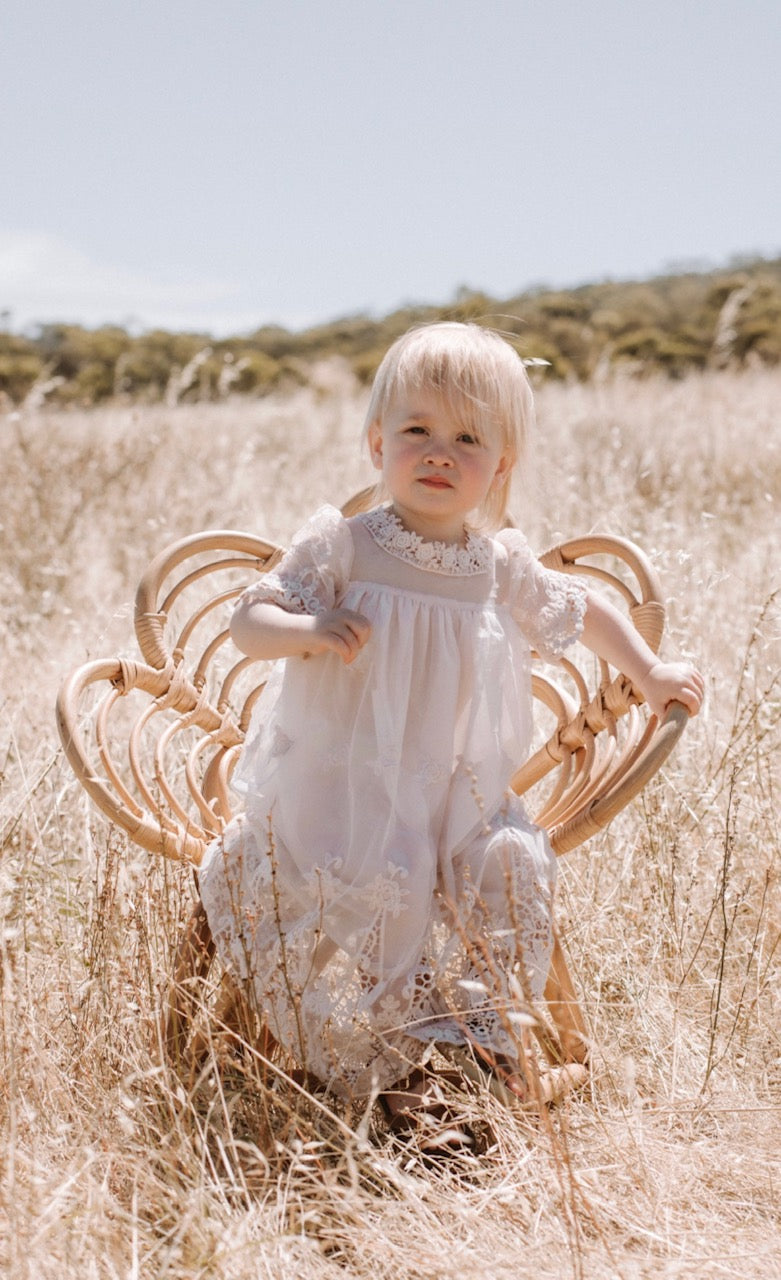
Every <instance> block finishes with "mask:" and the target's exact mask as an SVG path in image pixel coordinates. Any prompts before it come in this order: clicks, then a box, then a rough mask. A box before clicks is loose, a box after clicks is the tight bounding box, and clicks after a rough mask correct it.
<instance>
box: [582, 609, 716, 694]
mask: <svg viewBox="0 0 781 1280" xmlns="http://www.w3.org/2000/svg"><path fill="white" fill-rule="evenodd" d="M581 640H582V641H583V644H585V645H586V647H587V648H589V649H591V650H593V652H594V653H596V654H597V655H598V656H599V657H600V658H604V660H605V661H606V662H609V663H610V665H611V666H613V667H617V668H618V670H619V671H621V672H623V674H624V675H625V676H628V677H629V679H630V680H631V681H632V684H634V685H637V687H638V689H639V690H640V691H641V693H642V694H643V697H644V698H645V700H646V702H647V703H648V705H649V707H650V708H651V710H652V711H653V712H654V714H655V715H657V716H662V715H664V711H665V708H666V707H667V706H668V705H669V703H671V702H682V703H683V705H684V706H685V707H686V709H687V711H688V712H689V714H690V715H692V716H695V715H696V714H697V712H698V711H699V709H700V707H701V706H702V699H703V696H704V694H705V682H704V680H703V678H702V676H701V675H700V673H699V671H698V670H697V668H696V667H694V666H692V665H691V663H689V662H662V661H661V660H660V659H659V658H658V657H657V655H656V654H655V653H654V651H653V649H651V647H650V646H649V645H647V644H646V642H645V640H643V638H642V636H641V635H640V634H639V633H638V632H637V631H636V630H635V628H634V627H633V626H632V624H631V622H630V621H629V620H628V619H627V618H626V617H624V615H623V614H622V613H619V611H618V609H614V608H613V606H612V605H611V604H610V603H609V602H608V601H607V600H604V599H602V598H601V597H599V596H597V595H594V594H592V593H591V592H589V593H588V607H587V609H586V617H585V621H584V624H583V634H582V635H581Z"/></svg>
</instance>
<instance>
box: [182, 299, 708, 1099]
mask: <svg viewBox="0 0 781 1280" xmlns="http://www.w3.org/2000/svg"><path fill="white" fill-rule="evenodd" d="M532 414H533V406H532V394H531V389H530V387H529V383H528V380H527V377H526V372H525V369H524V366H523V363H522V361H521V360H520V358H519V357H518V356H517V354H516V353H515V351H514V350H513V349H512V348H511V347H510V346H509V344H508V343H506V342H505V341H504V339H502V338H501V337H499V336H498V335H497V334H495V333H493V332H491V331H489V330H486V329H484V328H481V327H479V326H476V325H470V324H466V325H464V324H450V323H446V324H434V325H429V326H425V327H422V328H419V329H416V330H413V331H412V332H410V333H408V334H406V335H405V336H404V337H402V338H401V339H399V340H398V341H397V342H396V343H395V344H394V345H393V346H392V347H391V349H390V350H389V351H388V353H387V355H386V356H385V359H384V360H383V362H382V364H381V366H380V368H379V370H378V372H377V376H376V379H375V382H374V386H373V390H372V395H371V400H370V404H369V409H368V414H367V420H366V436H367V439H368V446H369V450H370V454H371V459H372V462H373V464H374V466H375V467H376V468H377V469H378V471H380V472H381V476H382V488H383V493H384V498H385V500H384V501H383V502H382V503H381V504H380V505H377V506H375V507H374V508H373V509H372V510H370V511H368V512H366V513H363V514H360V515H356V516H353V517H352V518H350V519H345V518H344V517H343V516H342V515H340V513H339V512H338V511H337V510H336V509H335V508H333V507H323V508H322V509H321V510H319V511H318V512H316V514H315V515H314V516H312V518H311V519H310V520H309V522H308V523H307V524H306V525H305V526H304V528H303V529H302V530H301V531H300V532H299V533H298V535H297V536H296V537H295V538H294V539H293V542H292V545H291V547H290V550H289V551H288V552H287V553H286V555H285V556H284V558H283V559H282V561H281V562H280V563H279V565H278V566H277V568H276V569H274V570H273V571H272V572H270V573H267V574H266V575H265V576H263V577H262V578H260V579H259V580H258V582H257V583H255V584H254V585H252V586H251V587H249V588H248V590H246V591H245V592H244V594H243V596H242V597H241V598H240V600H239V602H238V604H237V606H236V610H235V613H234V616H233V620H232V624H231V630H232V635H233V638H234V639H235V641H236V644H237V645H238V646H239V648H240V649H242V650H243V651H244V652H245V653H246V654H248V655H249V656H250V657H252V658H257V659H284V661H283V662H278V663H276V664H275V667H274V669H273V674H272V676H271V678H270V679H269V682H268V685H267V687H266V689H265V690H264V692H263V694H262V696H261V699H260V701H259V704H258V706H257V708H256V710H255V713H254V717H253V721H252V724H251V727H250V731H249V733H248V736H247V741H246V744H245V748H244V752H243V755H242V758H241V761H240V764H239V766H238V768H237V770H236V777H235V779H234V782H235V785H236V787H237V788H238V789H239V790H240V791H242V792H243V793H244V797H245V808H244V812H243V813H242V814H241V816H239V817H238V818H236V819H234V820H233V821H232V822H231V823H230V824H229V825H228V827H227V829H226V830H225V832H224V834H223V836H222V837H221V838H220V839H219V840H217V841H215V842H214V843H213V844H212V845H211V846H210V847H209V849H208V850H207V853H206V856H205V858H204V862H203V865H202V868H201V873H200V888H201V894H202V898H203V903H204V906H205V909H206V912H207V915H208V919H209V923H210V925H211V929H212V933H213V936H214V939H215V942H216V945H217V949H218V952H219V953H220V955H221V957H222V959H223V962H224V963H225V964H226V965H227V966H228V968H229V969H230V970H231V971H232V972H233V974H234V975H235V976H236V977H237V978H238V979H240V980H241V981H243V982H245V983H250V984H253V985H254V990H255V994H256V998H257V1001H258V1005H259V1007H260V1008H261V1009H262V1010H263V1012H264V1015H265V1017H266V1019H267V1022H268V1027H269V1029H270V1031H271V1033H272V1034H273V1036H274V1037H275V1038H276V1039H277V1040H278V1041H279V1042H280V1043H281V1044H282V1045H283V1046H284V1047H285V1048H286V1049H287V1050H288V1051H289V1052H290V1053H291V1054H292V1055H293V1057H294V1058H295V1059H296V1061H297V1062H298V1063H299V1065H300V1067H301V1068H302V1069H304V1070H305V1071H306V1072H308V1073H309V1074H310V1075H313V1076H315V1077H317V1078H318V1079H319V1080H320V1081H322V1082H323V1083H324V1084H326V1085H327V1086H328V1087H329V1088H331V1089H333V1090H334V1091H335V1092H337V1093H338V1094H340V1095H342V1096H351V1097H361V1096H366V1095H368V1094H370V1093H371V1092H372V1091H373V1090H380V1091H385V1096H386V1099H390V1100H391V1101H393V1100H394V1099H395V1100H398V1099H399V1098H400V1097H401V1098H403V1099H404V1100H405V1106H404V1114H406V1113H407V1111H408V1110H409V1099H410V1097H412V1098H413V1099H414V1098H417V1099H418V1101H419V1103H420V1106H421V1107H423V1105H424V1097H425V1090H424V1089H423V1087H422V1085H421V1080H422V1075H421V1072H420V1071H416V1070H415V1068H416V1066H417V1064H419V1063H420V1062H421V1060H422V1059H424V1057H425V1056H426V1055H425V1050H426V1046H427V1045H428V1044H429V1043H430V1042H436V1043H438V1044H441V1045H448V1044H451V1045H452V1044H469V1045H471V1046H472V1047H473V1048H474V1049H477V1050H478V1051H479V1052H480V1053H481V1054H484V1055H485V1056H486V1057H487V1058H488V1059H490V1060H492V1061H497V1062H502V1063H504V1064H506V1072H507V1075H508V1078H509V1079H510V1081H511V1083H512V1080H513V1077H514V1072H515V1071H516V1070H517V1073H518V1075H519V1078H520V1069H521V1063H520V1055H519V1049H518V1043H519V1041H518V1035H517V1022H518V1020H519V1019H518V1015H519V1014H520V1015H521V1019H522V1016H523V1010H522V1009H520V1008H519V1007H518V1002H517V998H516V997H517V992H518V991H519V989H522V990H523V991H524V993H525V994H526V996H527V997H528V999H529V1000H531V1001H534V1000H537V999H539V998H540V997H541V995H542V992H543V988H544V985H545V981H546V976H547V971H548V966H549V961H550V955H551V947H552V899H553V888H554V881H555V862H554V857H553V854H552V852H551V849H550V846H549V843H548V840H547V837H546V835H545V833H544V831H542V830H541V829H540V828H538V827H535V826H534V825H533V823H532V822H531V821H530V820H529V818H528V817H527V815H526V813H525V811H524V807H523V804H522V803H521V801H520V799H519V798H518V797H517V796H515V795H514V793H513V792H512V791H511V790H510V789H509V780H510V777H511V776H512V774H513V773H514V772H515V770H516V769H517V768H518V766H519V764H520V763H522V761H523V759H524V758H525V756H526V755H527V754H528V750H529V745H530V735H531V719H532V696H531V659H530V650H531V649H532V648H534V649H535V650H537V652H538V653H540V654H541V655H544V656H550V657H554V656H557V655H560V654H561V653H562V652H563V651H564V650H565V649H566V647H567V646H568V645H570V644H572V643H573V642H574V641H575V640H577V639H580V640H581V641H582V642H583V643H584V644H585V645H587V646H588V647H589V648H590V649H592V650H594V651H595V652H596V653H598V654H599V655H600V656H601V657H603V658H604V659H605V660H606V661H608V662H609V663H611V664H612V665H614V666H615V667H617V668H619V669H620V670H621V671H622V672H623V673H624V674H625V675H627V676H628V677H629V678H630V679H631V680H632V681H633V683H634V684H635V685H636V686H637V688H639V689H640V690H641V691H642V693H643V694H644V696H645V698H646V699H647V701H648V703H649V704H650V707H651V709H652V710H653V711H654V712H655V713H656V714H657V715H661V714H662V713H663V712H664V709H665V707H666V705H667V704H668V703H669V702H670V701H672V700H677V701H679V702H682V703H683V704H684V705H685V706H686V707H687V708H688V710H689V712H690V713H692V714H694V713H696V712H697V711H698V709H699V707H700V703H701V700H702V696H703V683H702V678H701V676H700V675H699V673H698V672H697V671H696V670H695V669H694V668H693V667H691V666H689V665H688V664H685V663H667V662H661V661H660V660H659V659H658V658H657V657H656V655H655V654H654V653H653V652H652V651H651V649H650V648H648V646H647V645H646V644H645V642H644V641H643V640H642V639H641V638H640V636H639V635H638V634H637V632H636V631H635V630H634V628H633V627H632V626H631V624H629V623H628V622H627V621H626V620H625V619H624V618H623V616H622V615H621V614H619V612H618V611H617V610H615V609H613V607H612V606H611V605H610V604H609V603H607V602H606V601H604V600H602V599H600V598H599V597H598V596H595V595H592V594H590V593H589V591H587V590H586V589H585V588H584V586H583V585H582V584H581V583H580V582H579V581H578V580H576V579H573V578H571V577H568V576H565V575H563V574H560V573H557V572H555V571H552V570H547V569H544V568H543V567H542V566H541V565H540V564H539V562H538V561H537V560H536V558H535V556H534V555H533V554H532V552H531V550H530V548H529V546H528V544H527V542H526V540H525V538H524V536H523V534H521V533H520V532H518V531H516V530H515V529H511V530H510V529H502V528H501V526H502V524H503V522H504V520H505V516H506V510H507V505H508V497H509V486H510V481H511V477H512V473H513V470H514V468H515V467H516V465H517V464H518V463H519V462H520V461H521V460H522V458H523V452H524V444H525V439H526V434H527V431H528V428H529V425H530V423H531V419H532ZM497 530H500V531H499V532H497ZM513 974H515V975H517V976H518V980H517V981H513V980H512V975H513ZM519 983H520V987H519ZM514 993H515V994H514ZM402 1082H406V1083H402ZM394 1086H395V1088H394ZM520 1087H521V1086H520V1084H519V1089H520Z"/></svg>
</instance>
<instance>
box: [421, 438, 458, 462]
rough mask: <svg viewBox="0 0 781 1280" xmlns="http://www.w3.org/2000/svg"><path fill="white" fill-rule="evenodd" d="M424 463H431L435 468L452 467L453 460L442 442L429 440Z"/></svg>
mask: <svg viewBox="0 0 781 1280" xmlns="http://www.w3.org/2000/svg"><path fill="white" fill-rule="evenodd" d="M426 461H427V462H431V463H433V465H434V466H435V467H443V466H447V467H449V466H452V464H453V459H452V457H451V455H450V450H449V448H448V446H447V444H445V442H444V441H440V440H429V446H428V449H427V450H426Z"/></svg>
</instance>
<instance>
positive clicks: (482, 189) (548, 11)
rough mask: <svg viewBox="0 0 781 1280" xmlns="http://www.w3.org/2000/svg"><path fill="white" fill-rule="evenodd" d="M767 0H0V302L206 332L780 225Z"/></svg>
mask: <svg viewBox="0 0 781 1280" xmlns="http://www.w3.org/2000/svg"><path fill="white" fill-rule="evenodd" d="M780 66H781V4H779V0H744V3H743V4H742V5H740V6H737V5H735V4H734V3H729V4H728V3H725V2H723V0H712V2H711V3H709V4H703V3H702V0H697V2H692V0H655V3H653V4H649V3H645V0H639V2H636V3H633V2H632V0H620V2H619V0H606V2H604V3H597V4H589V3H587V2H586V0H583V2H581V3H574V2H573V3H570V2H566V3H557V2H556V0H547V2H544V0H515V2H514V3H510V2H509V0H469V2H467V0H383V2H382V3H380V2H377V0H362V2H361V0H327V2H325V3H315V2H314V0H275V2H273V3H270V2H268V0H156V3H151V2H150V0H68V3H63V2H62V0H56V2H55V0H5V3H4V4H3V11H2V21H1V24H0V112H2V116H1V117H0V118H1V119H2V130H1V132H0V138H1V139H2V141H1V142H0V155H1V157H2V161H1V163H2V182H0V310H2V309H7V310H9V311H10V313H11V323H12V324H13V326H14V327H15V328H20V327H22V326H23V325H26V324H29V323H30V322H32V321H36V320H37V321H46V320H55V319H56V320H72V321H79V322H82V323H86V324H90V325H94V324H98V323H101V322H105V321H114V322H120V323H128V324H132V325H133V326H135V327H147V326H152V325H164V326H167V327H173V328H200V329H206V330H211V331H213V332H217V333H226V332H239V331H242V330H248V329H251V328H253V327H256V326H257V325H259V324H261V323H266V322H278V323H282V324H286V325H290V326H292V327H299V326H303V325H307V324H310V323H314V322H317V321H320V320H328V319H333V318H335V317H337V316H341V315H347V314H351V313H356V312H361V311H368V312H372V313H383V312H385V311H388V310H390V309H391V308H393V307H395V306H398V305H402V304H404V303H408V302H418V301H423V302H445V301H447V300H448V299H449V298H451V297H452V296H453V294H454V292H455V291H456V289H457V288H458V287H460V286H462V285H466V286H469V287H472V288H475V289H484V290H485V291H486V292H488V293H491V294H493V295H494V296H497V297H502V296H505V297H506V296H509V295H511V294H512V293H514V292H518V291H520V290H522V289H523V288H525V287H527V286H528V285H530V284H535V283H549V284H555V285H566V284H578V283H582V282H585V281H589V280H597V279H604V278H606V277H612V278H618V279H621V278H626V277H638V276H639V277H642V276H646V275H650V274H653V273H655V272H657V271H659V270H662V269H666V268H668V267H669V266H671V265H677V264H680V263H687V264H690V263H692V262H697V263H702V264H708V263H711V264H715V265H721V264H722V263H723V262H725V261H726V260H727V259H729V258H730V256H731V255H734V254H741V253H764V254H772V255H776V254H779V253H781V145H780V144H781V137H780V134H781V74H779V67H780Z"/></svg>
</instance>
